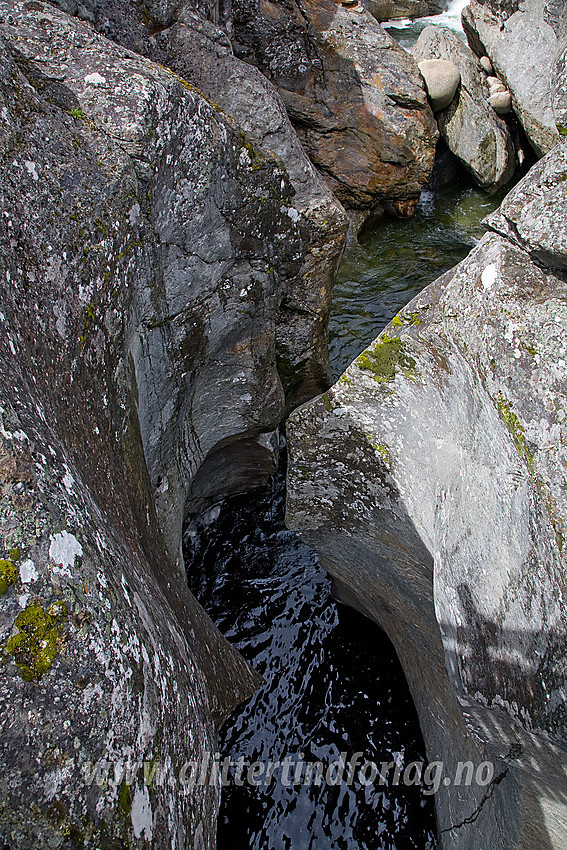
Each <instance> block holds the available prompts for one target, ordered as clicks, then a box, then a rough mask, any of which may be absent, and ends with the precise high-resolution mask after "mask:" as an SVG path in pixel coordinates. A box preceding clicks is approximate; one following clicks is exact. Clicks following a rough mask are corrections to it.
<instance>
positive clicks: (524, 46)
mask: <svg viewBox="0 0 567 850" xmlns="http://www.w3.org/2000/svg"><path fill="white" fill-rule="evenodd" d="M520 6H521V7H519V6H518V4H517V3H516V4H515V5H514V4H512V5H511V6H510V7H509V8H508V9H507V11H504V5H503V4H502V7H501V8H499V5H498V4H497V3H488V2H484V3H482V2H480V0H471V2H470V3H469V5H468V6H466V7H465V9H464V11H463V26H464V28H465V32H466V34H467V38H468V40H469V43H470V45H471V47H472V49H473V50H474V51H475V52H476V53H477V54H478V55H479V56H481V55H484V54H487V55H488V56H489V57H490V60H491V62H492V64H493V66H494V69H495V71H496V72H497V74H498V76H499V77H500V79H501V80H502V81H503V82H504V83H505V85H506V87H507V88H508V89H509V91H510V93H511V95H512V104H513V107H514V111H515V113H516V115H517V116H518V119H519V121H520V123H521V124H522V126H523V128H524V130H525V131H526V135H527V137H528V139H529V140H530V143H531V145H532V147H533V149H534V151H535V152H536V154H537V155H538V156H542V155H543V154H544V153H546V152H547V151H549V150H550V149H551V148H552V147H553V146H554V145H555V144H556V143H557V130H556V128H555V121H554V118H553V110H552V99H551V79H552V72H553V68H554V65H555V61H556V57H557V53H558V50H559V46H560V42H559V39H558V35H557V33H556V32H555V31H554V29H553V28H552V26H550V23H549V21H550V18H549V15H548V14H546V12H547V11H548V3H547V2H546V0H525V2H523V3H521V4H520Z"/></svg>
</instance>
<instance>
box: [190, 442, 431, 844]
mask: <svg viewBox="0 0 567 850" xmlns="http://www.w3.org/2000/svg"><path fill="white" fill-rule="evenodd" d="M284 517H285V449H283V450H282V461H281V464H280V470H279V472H278V475H277V476H276V477H275V479H274V480H273V481H272V482H271V483H270V485H269V486H268V487H267V488H265V489H264V490H262V491H259V492H257V493H255V494H253V495H248V496H240V497H234V498H232V499H229V500H227V501H226V502H224V503H223V504H222V505H220V506H217V507H215V508H213V509H211V510H210V511H209V512H208V513H206V514H204V515H202V516H201V517H200V518H199V519H198V520H196V521H194V522H193V523H192V524H191V525H190V526H189V527H188V529H187V531H186V534H185V558H186V564H187V575H188V579H189V585H190V587H191V590H192V591H193V593H194V594H195V596H196V597H197V599H198V600H199V602H200V603H201V604H202V605H203V607H204V608H205V610H206V611H207V612H208V613H209V615H210V616H211V617H212V619H213V620H214V621H215V623H216V624H217V625H218V627H219V628H220V630H221V631H222V632H223V634H224V635H225V636H226V637H227V638H228V639H229V640H230V641H231V643H233V644H234V646H236V647H237V649H238V650H239V651H240V652H241V653H242V655H243V656H244V657H245V658H246V659H247V660H248V661H249V662H250V663H251V664H252V665H253V666H254V668H255V669H256V670H257V671H258V672H259V673H260V674H261V675H262V676H263V677H264V679H265V681H266V684H265V685H264V687H262V688H260V690H258V692H257V693H256V694H255V696H254V697H253V698H252V700H250V702H249V703H247V704H246V705H244V706H243V707H241V708H240V709H238V710H237V711H235V712H234V713H233V715H232V716H231V718H230V719H229V721H228V723H227V724H226V725H225V726H224V728H223V730H222V732H221V736H220V741H219V752H220V760H221V763H222V762H223V761H224V760H225V759H226V758H230V760H231V761H232V762H233V763H236V764H237V763H238V760H239V759H240V758H242V759H243V760H244V764H245V769H244V770H243V772H242V774H241V779H240V780H239V777H238V772H237V770H236V769H235V767H234V766H233V767H232V768H231V769H230V770H229V771H228V773H226V774H225V775H226V776H227V777H228V780H229V781H228V784H227V785H226V787H225V788H224V789H223V794H222V800H221V810H220V815H219V824H218V847H219V850H225V848H229V847H230V848H234V849H235V850H244V848H255V850H280V848H281V850H285V848H294V850H299V848H301V850H323V848H328V847H334V848H335V847H336V848H344V850H347V848H348V850H357V849H358V848H359V850H363V848H364V850H374V848H378V847H380V848H384V850H395V848H397V850H403V848H407V850H410V848H415V850H432V848H434V847H436V846H437V845H436V840H435V816H434V808H433V798H432V796H431V795H429V794H424V793H423V792H422V787H421V786H420V785H419V784H418V785H404V784H403V783H402V782H400V783H399V784H397V785H392V784H391V782H390V781H387V782H385V783H384V785H380V783H379V779H378V778H374V781H373V782H371V784H369V785H367V786H366V785H365V784H364V779H368V780H370V779H372V776H371V772H372V770H371V769H368V770H367V771H366V773H365V775H364V776H363V781H362V782H361V781H359V780H358V769H359V768H360V766H361V765H364V764H365V763H369V762H374V763H375V764H376V765H378V766H380V767H381V766H382V765H383V764H391V763H392V762H396V763H399V764H403V765H404V767H405V766H407V765H408V764H409V763H410V762H423V761H424V759H425V750H424V744H423V739H422V737H421V732H420V729H419V723H418V720H417V715H416V712H415V708H414V706H413V703H412V699H411V696H410V693H409V690H408V686H407V683H406V681H405V678H404V674H403V671H402V669H401V666H400V663H399V661H398V659H397V657H396V654H395V651H394V648H393V647H392V645H391V643H390V641H389V640H388V638H387V636H386V635H385V633H384V632H383V631H382V630H381V629H380V628H379V627H378V626H377V625H375V624H374V623H372V622H371V621H369V620H368V619H367V618H365V617H364V616H363V615H362V614H358V613H357V612H355V611H353V610H351V609H350V608H347V607H346V606H344V605H341V604H340V603H337V602H336V601H335V600H334V599H333V597H332V595H331V581H330V579H329V577H328V576H327V575H326V573H325V572H324V571H323V569H322V567H321V565H320V563H319V559H318V557H317V555H316V553H315V552H314V551H313V550H312V549H310V548H309V547H308V546H306V545H305V544H304V543H302V542H301V541H300V540H299V538H298V537H297V536H296V535H295V534H294V533H293V532H291V531H289V530H287V529H286V527H285V523H284ZM341 754H346V755H343V756H342V759H341ZM357 754H358V755H359V759H358V760H359V763H360V764H357V772H356V775H355V780H354V782H353V783H352V784H350V785H349V784H348V781H347V780H348V762H349V761H350V760H351V759H352V757H354V756H356V755H357ZM286 759H287V760H288V764H289V768H288V769H287V776H286V775H285V767H284V766H285V762H286ZM345 761H346V763H347V767H346V769H345V770H344V771H342V772H341V769H340V764H341V763H342V762H345ZM276 762H279V763H280V766H279V767H276V768H275V769H274V773H273V777H274V778H273V781H271V782H270V783H269V784H264V777H262V779H261V780H259V781H260V784H259V785H258V786H257V787H255V786H254V785H251V784H250V783H249V781H248V780H247V770H248V767H249V766H250V765H253V764H254V763H259V764H262V765H268V764H269V763H276ZM309 764H311V765H315V764H321V765H322V766H323V768H322V770H323V775H322V776H321V780H322V781H321V784H318V782H317V780H316V777H317V775H318V771H316V770H315V769H314V768H312V769H310V768H309V767H308V765H309ZM341 773H342V781H341ZM390 773H392V769H391V770H390ZM390 780H391V777H390ZM238 781H240V782H241V783H242V784H240V785H239V784H238ZM335 781H338V784H334V783H335Z"/></svg>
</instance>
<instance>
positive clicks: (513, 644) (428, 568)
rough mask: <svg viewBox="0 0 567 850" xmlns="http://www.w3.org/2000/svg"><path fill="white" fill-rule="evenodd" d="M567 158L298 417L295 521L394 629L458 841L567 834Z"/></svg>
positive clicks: (547, 839) (488, 842) (362, 604)
mask: <svg viewBox="0 0 567 850" xmlns="http://www.w3.org/2000/svg"><path fill="white" fill-rule="evenodd" d="M565 165H566V162H565V149H564V147H563V146H559V147H557V148H556V149H554V151H553V152H552V153H550V154H549V156H548V157H547V158H546V159H545V160H543V161H542V162H541V163H540V164H539V165H538V166H537V167H536V168H535V169H533V170H532V171H531V172H530V174H529V175H528V176H527V177H526V178H524V180H523V181H522V183H520V184H519V185H518V187H517V188H516V189H515V190H514V191H513V192H512V193H511V195H510V196H509V197H508V199H506V201H505V202H504V204H503V206H502V208H501V210H500V212H499V213H496V214H495V215H494V216H492V217H491V219H490V221H489V224H490V227H491V228H492V229H493V230H494V231H498V232H492V233H488V234H487V235H485V236H484V237H483V239H482V240H481V241H480V243H479V244H478V245H477V247H476V248H475V249H474V250H473V251H472V252H471V254H470V255H469V257H467V258H466V259H465V260H464V261H463V262H462V263H461V264H460V265H459V266H457V267H456V268H455V269H453V270H452V271H451V272H448V273H447V274H445V275H444V276H443V277H441V278H440V279H439V280H438V281H436V282H435V283H434V284H432V285H431V286H429V287H428V288H427V289H425V290H424V291H423V292H422V293H421V295H420V296H418V297H417V298H416V299H415V300H414V301H413V302H410V304H408V305H407V307H406V308H405V309H404V310H403V311H402V312H401V313H400V314H399V315H398V316H397V317H395V318H394V320H393V322H392V323H391V324H390V325H389V326H388V327H387V328H386V329H385V331H384V332H383V333H382V334H381V335H380V336H379V337H378V339H377V340H376V341H375V342H374V343H373V345H372V346H370V348H369V349H368V350H367V351H365V352H364V353H363V354H362V355H361V356H360V357H359V358H358V359H357V360H356V361H355V362H354V363H353V364H352V365H351V366H350V367H349V368H348V369H347V371H346V372H345V374H344V375H343V376H342V377H341V378H340V379H339V381H338V382H337V383H336V384H335V386H334V387H333V388H332V389H331V390H329V392H328V393H327V394H325V395H324V396H323V397H321V398H319V399H317V400H316V401H314V402H312V403H310V404H307V405H305V406H303V407H302V408H300V409H299V410H298V411H296V412H295V413H294V414H293V415H292V417H291V418H290V420H289V423H288V442H289V449H290V466H289V480H288V519H287V521H288V524H289V526H290V527H291V528H293V529H295V530H296V531H297V532H298V533H299V534H300V536H301V537H302V538H303V539H304V540H305V541H306V542H308V543H309V544H310V545H312V546H314V547H315V548H316V549H317V550H318V552H319V553H320V555H321V558H322V561H323V563H324V565H325V567H326V568H327V569H328V571H329V572H330V573H331V575H332V576H333V577H334V579H335V582H336V591H337V593H338V595H339V596H340V598H342V599H343V600H345V601H347V602H349V604H351V605H353V606H355V607H357V608H359V609H360V610H362V611H364V612H365V613H366V614H367V615H368V616H370V617H372V618H373V619H374V620H376V621H377V622H378V623H380V624H381V625H382V626H383V627H384V628H385V629H386V631H387V632H388V634H389V635H390V637H391V639H392V640H393V642H394V646H395V647H396V649H397V651H398V653H399V655H400V658H401V660H402V663H403V665H404V668H405V671H406V675H407V677H408V681H409V684H410V687H411V689H412V693H413V696H414V699H415V702H416V705H417V708H418V711H419V713H420V719H421V723H422V728H423V732H424V737H425V741H426V745H427V752H428V757H429V759H433V760H441V761H443V762H444V765H445V769H444V774H445V775H446V776H447V777H448V783H447V784H446V785H443V786H442V787H441V788H440V789H439V792H438V794H437V796H436V802H437V813H438V822H439V831H440V842H441V847H443V848H449V847H450V848H455V850H456V848H462V850H476V848H479V850H480V848H484V847H487V846H490V847H498V848H502V850H505V848H510V850H511V848H517V847H534V846H536V844H537V846H541V847H546V848H554V850H555V848H557V850H559V848H563V847H565V845H566V844H567V803H566V801H567V782H566V779H565V776H566V770H567V759H566V757H565V745H566V743H567V725H566V719H567V718H566V714H565V694H566V693H567V681H566V674H565V635H566V632H567V621H566V613H565V612H566V610H567V609H566V604H565V603H566V598H565V595H566V586H565V567H566V564H565V540H566V537H565V534H566V528H567V498H566V493H567V487H566V485H567V479H566V474H565V469H566V466H567V456H566V453H565V444H566V441H567V433H566V432H565V428H566V424H565V423H566V422H567V417H566V412H565V409H564V408H565V382H566V380H567V367H566V365H565V364H566V360H567V343H566V340H567V285H566V283H565V280H564V274H563V268H564V262H565V244H564V242H565V223H566V221H567V194H566V192H565V180H564V171H565ZM467 760H470V761H472V762H473V763H474V764H475V765H479V764H480V763H482V762H483V761H489V762H490V763H491V764H492V765H493V766H494V773H493V775H492V780H491V781H489V783H488V784H487V786H484V787H481V784H480V783H478V782H476V781H473V782H472V783H471V784H470V786H469V787H466V788H465V787H462V786H461V787H454V786H453V785H452V783H451V777H452V776H454V770H455V769H456V763H457V762H459V761H462V762H464V761H467Z"/></svg>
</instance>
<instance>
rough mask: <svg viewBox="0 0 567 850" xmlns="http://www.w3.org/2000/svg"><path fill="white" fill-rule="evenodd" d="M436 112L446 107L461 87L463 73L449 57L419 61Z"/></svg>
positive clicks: (418, 65) (428, 94) (418, 64)
mask: <svg viewBox="0 0 567 850" xmlns="http://www.w3.org/2000/svg"><path fill="white" fill-rule="evenodd" d="M417 67H418V68H419V70H420V72H421V75H422V77H423V79H424V80H425V89H426V91H427V96H428V98H429V100H430V102H431V107H432V109H433V111H434V112H440V111H441V110H442V109H446V108H447V107H448V106H449V104H450V103H451V101H452V100H453V98H454V97H455V94H456V93H457V89H458V88H459V84H460V82H461V74H460V72H459V69H458V68H457V66H456V65H455V63H454V62H451V61H450V60H449V59H422V60H421V62H418V63H417Z"/></svg>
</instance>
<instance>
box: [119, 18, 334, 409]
mask: <svg viewBox="0 0 567 850" xmlns="http://www.w3.org/2000/svg"><path fill="white" fill-rule="evenodd" d="M136 11H137V8H136V7H134V6H132V4H129V5H128V7H127V13H128V14H127V15H124V16H123V18H122V23H121V27H120V33H121V35H120V39H121V41H122V43H124V44H125V45H126V46H128V47H131V48H132V49H135V50H136V51H137V52H139V53H142V54H144V55H146V56H149V57H150V58H151V59H153V60H155V61H157V62H159V63H160V64H162V65H167V67H169V68H171V70H172V71H174V72H175V73H177V74H179V75H180V76H181V77H183V79H185V80H187V81H188V82H189V83H190V84H191V85H194V86H196V87H197V88H198V89H199V91H201V92H203V94H204V95H205V96H206V97H207V98H209V99H210V100H211V101H212V102H213V103H214V104H215V105H217V106H218V107H219V108H220V109H222V110H223V112H225V113H226V114H227V115H229V116H230V117H231V118H232V119H234V120H235V121H236V122H237V123H238V126H239V127H240V128H241V129H242V130H243V131H244V132H245V133H246V136H247V137H248V139H250V140H251V142H252V143H254V144H255V145H257V146H258V147H259V149H260V150H261V151H263V152H264V153H265V154H266V155H267V156H268V157H274V158H276V159H277V160H278V161H279V162H281V163H282V164H283V166H284V167H285V169H286V172H287V175H288V177H289V179H290V182H291V186H292V189H293V191H294V196H293V212H292V213H291V214H292V215H293V216H294V218H295V223H296V224H297V226H298V228H299V230H300V232H301V238H302V249H303V253H302V257H303V261H302V263H301V265H300V266H299V267H298V269H297V273H296V274H294V275H290V276H289V278H288V281H287V284H286V288H287V292H286V297H285V301H284V302H283V303H282V321H281V323H278V324H279V327H281V330H282V333H279V332H278V336H277V355H278V363H279V370H280V375H281V377H282V380H283V382H284V387H285V389H286V391H287V395H288V407H291V406H293V405H295V404H297V403H298V402H300V401H304V400H305V399H307V398H311V397H312V396H313V395H315V394H316V393H317V392H320V389H321V387H322V386H323V385H327V384H328V383H330V369H329V362H328V337H327V327H328V320H329V311H330V305H331V296H332V288H333V283H334V279H335V274H336V270H337V265H338V262H339V259H340V257H341V255H342V251H343V248H344V244H345V239H346V231H347V223H348V222H347V217H346V214H345V212H344V210H343V208H342V206H341V205H340V203H339V202H338V200H337V199H336V197H335V196H334V195H333V193H332V192H331V191H330V189H329V188H328V187H327V185H326V184H325V182H324V181H323V179H322V178H321V177H320V175H319V174H318V173H317V171H316V170H315V168H314V166H313V165H312V163H311V162H310V160H309V158H308V157H307V155H306V153H305V152H304V150H303V148H302V146H301V143H300V142H299V139H298V138H297V135H296V133H295V130H294V129H293V127H292V125H291V123H290V121H289V118H288V115H287V112H286V110H285V107H284V105H283V103H282V102H281V99H280V97H279V95H278V93H277V91H276V89H275V87H274V86H273V85H272V83H270V82H269V81H268V80H267V79H266V78H265V77H264V76H263V74H261V73H260V72H259V71H258V69H257V68H255V67H253V66H251V65H248V64H246V63H245V62H242V61H241V60H240V59H237V58H236V57H235V56H234V55H233V53H232V49H231V46H230V42H229V40H228V38H227V37H226V35H225V34H224V33H223V32H222V30H220V29H219V28H218V27H217V26H215V25H214V24H212V23H210V22H209V21H206V20H204V19H203V18H202V17H200V16H199V15H198V14H197V13H196V12H194V11H192V10H191V9H188V8H184V9H182V10H181V11H180V12H179V14H178V17H177V18H176V20H175V22H174V23H172V25H171V26H169V27H167V28H166V29H160V30H158V32H156V33H154V34H153V35H151V34H148V33H147V32H146V33H145V34H142V33H140V32H139V31H138V30H137V28H136V23H137V21H138V18H137V16H136ZM307 317H309V318H308V319H307ZM292 323H293V327H294V332H293V334H290V333H289V327H290V325H291V324H292Z"/></svg>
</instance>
